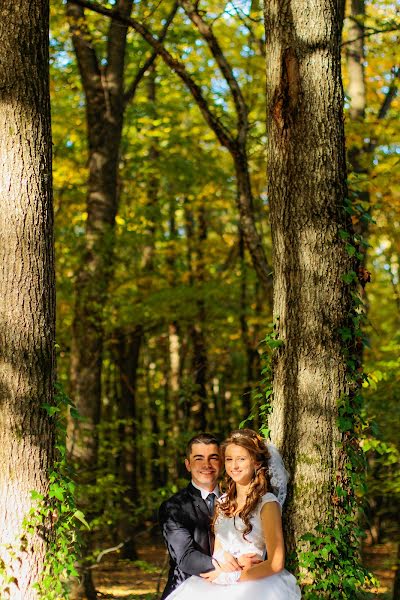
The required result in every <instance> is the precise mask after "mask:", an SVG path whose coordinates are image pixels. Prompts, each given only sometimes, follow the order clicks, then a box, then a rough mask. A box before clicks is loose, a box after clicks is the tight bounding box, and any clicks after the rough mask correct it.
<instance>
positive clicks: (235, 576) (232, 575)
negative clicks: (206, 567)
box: [200, 551, 262, 585]
mask: <svg viewBox="0 0 400 600" xmlns="http://www.w3.org/2000/svg"><path fill="white" fill-rule="evenodd" d="M260 562H262V561H261V559H260V557H259V556H258V555H257V554H255V553H249V554H242V555H241V556H238V557H237V558H235V557H234V556H233V555H232V554H230V553H229V552H225V551H220V552H219V553H218V560H217V558H216V557H213V559H212V563H213V565H214V567H215V570H214V571H210V572H208V573H200V577H202V578H203V579H207V581H210V582H211V583H217V584H219V585H228V584H232V583H237V581H238V580H239V578H240V575H241V573H242V571H244V570H246V569H249V568H250V567H252V566H253V565H257V564H258V563H260Z"/></svg>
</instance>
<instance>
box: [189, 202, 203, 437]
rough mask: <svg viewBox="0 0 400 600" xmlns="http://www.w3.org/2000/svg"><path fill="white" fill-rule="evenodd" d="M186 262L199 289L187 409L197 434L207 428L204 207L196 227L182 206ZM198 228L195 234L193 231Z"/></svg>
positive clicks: (192, 335)
mask: <svg viewBox="0 0 400 600" xmlns="http://www.w3.org/2000/svg"><path fill="white" fill-rule="evenodd" d="M185 219H186V237H187V260H188V271H189V281H190V285H191V286H193V287H195V286H196V285H198V286H200V297H199V299H198V300H197V302H196V304H197V316H196V319H195V320H194V322H193V325H192V326H191V327H190V337H191V340H192V347H193V354H192V374H193V384H194V390H193V394H192V395H191V397H192V402H191V406H190V414H191V419H192V427H193V429H194V430H196V431H205V429H206V425H207V387H206V383H207V367H208V360H207V349H206V341H205V335H204V323H205V321H206V312H205V304H204V299H203V298H202V295H203V294H204V291H203V289H202V286H203V284H204V281H205V273H204V251H203V244H204V241H205V240H206V239H207V224H206V219H205V214H204V207H201V208H200V210H199V212H198V219H197V228H196V222H195V218H194V216H193V212H192V210H191V209H190V207H189V206H186V207H185ZM196 229H197V231H196Z"/></svg>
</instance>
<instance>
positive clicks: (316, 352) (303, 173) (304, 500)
mask: <svg viewBox="0 0 400 600" xmlns="http://www.w3.org/2000/svg"><path fill="white" fill-rule="evenodd" d="M310 15H312V18H311V17H310ZM342 17H343V5H342V4H341V3H331V2H328V1H327V0H317V1H316V2H309V1H308V0H306V1H304V0H285V1H283V2H278V0H271V1H270V2H266V3H265V28H266V55H267V107H268V108H267V111H268V112H267V121H268V149H267V160H268V188H269V201H270V215H271V229H272V238H273V248H274V275H275V281H274V317H275V319H276V332H277V335H278V337H279V339H280V340H281V343H282V345H281V347H280V348H279V350H278V351H277V354H276V358H275V364H274V403H273V412H272V415H271V417H270V422H269V424H270V427H271V429H272V440H273V442H275V443H276V445H277V446H278V447H279V448H280V449H281V450H282V452H283V456H284V459H285V462H286V465H287V467H288V469H289V470H290V473H291V475H292V485H291V486H290V495H289V498H288V504H287V511H286V519H287V520H286V541H287V543H288V546H289V549H290V550H295V549H296V545H297V544H298V542H299V538H300V537H301V536H302V534H304V533H305V532H307V531H314V530H315V526H316V525H317V524H321V525H324V524H326V523H327V519H328V515H329V514H330V513H331V509H332V506H333V503H334V488H335V482H336V478H337V476H339V477H340V461H341V449H340V441H341V435H340V432H339V430H338V426H337V422H336V421H337V415H338V401H339V399H340V398H341V397H342V396H343V395H344V394H346V393H347V392H348V389H347V384H346V380H347V370H348V367H347V365H346V360H345V358H344V352H343V347H342V346H343V342H342V339H341V336H340V333H339V330H340V329H341V328H343V327H344V326H345V324H346V319H347V318H348V315H349V312H350V309H351V305H352V301H351V293H350V289H349V286H348V285H346V284H345V282H344V281H343V276H344V275H345V274H346V273H347V272H349V271H350V269H351V268H352V263H351V260H350V257H349V255H348V254H347V252H346V249H345V245H344V244H343V243H342V242H341V239H340V232H341V230H343V231H344V230H347V231H351V224H350V223H349V222H348V221H349V219H348V217H346V213H345V211H344V204H345V198H346V185H345V181H346V163H345V146H344V131H343V92H342V83H341V71H340V38H341V29H342ZM297 547H298V546H297Z"/></svg>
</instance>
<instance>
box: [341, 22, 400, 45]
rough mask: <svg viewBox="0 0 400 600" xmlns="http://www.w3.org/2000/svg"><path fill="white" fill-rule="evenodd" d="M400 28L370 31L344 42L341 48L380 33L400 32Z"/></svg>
mask: <svg viewBox="0 0 400 600" xmlns="http://www.w3.org/2000/svg"><path fill="white" fill-rule="evenodd" d="M399 30H400V27H389V28H388V29H374V30H373V31H369V32H368V33H367V32H366V33H363V35H360V36H359V37H356V38H354V39H352V40H346V41H345V42H342V43H341V44H340V45H341V46H347V44H352V43H353V42H357V41H358V40H363V39H364V38H367V37H371V36H373V35H377V34H378V33H389V32H390V31H399Z"/></svg>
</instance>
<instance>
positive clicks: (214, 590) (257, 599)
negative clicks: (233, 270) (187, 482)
mask: <svg viewBox="0 0 400 600" xmlns="http://www.w3.org/2000/svg"><path fill="white" fill-rule="evenodd" d="M267 502H278V500H277V498H276V496H274V494H271V493H267V494H265V495H264V496H263V497H262V498H261V501H260V502H259V504H258V506H257V509H256V511H255V512H254V514H253V515H252V517H251V519H250V520H251V524H252V526H253V529H252V530H251V532H250V533H248V534H247V535H246V539H244V538H243V535H242V533H241V531H243V530H244V523H243V521H242V520H241V519H240V518H239V517H235V519H234V518H229V517H226V516H225V515H220V516H219V517H218V519H217V521H216V523H215V541H216V543H217V541H218V542H219V544H218V545H221V546H222V548H223V550H225V551H226V552H230V553H231V554H233V556H240V555H241V554H248V553H255V554H258V556H259V557H260V558H261V559H262V560H263V559H264V556H265V552H266V548H265V542H264V537H263V532H262V525H261V517H260V513H261V509H262V507H263V506H264V504H266V503H267ZM299 598H301V593H300V588H299V587H298V585H297V583H296V579H295V577H294V576H293V575H292V574H291V573H289V572H288V571H286V569H284V570H283V571H281V572H280V573H277V574H276V575H271V576H269V577H264V578H263V579H257V580H255V581H243V582H240V581H239V582H238V583H235V584H230V585H217V584H214V583H210V582H209V581H207V580H205V579H202V578H201V577H197V576H196V575H193V576H192V577H189V579H187V580H186V581H184V582H183V583H182V585H180V586H179V587H178V588H177V589H176V590H174V591H173V592H172V593H171V594H170V595H169V596H168V598H167V599H166V600H250V599H251V600H299Z"/></svg>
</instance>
